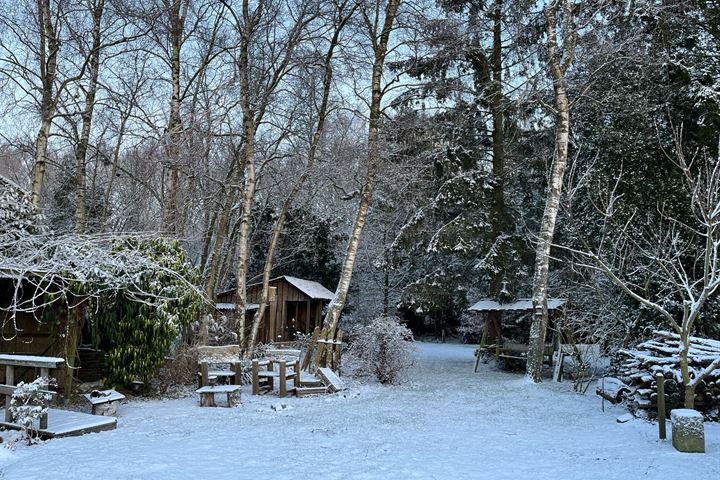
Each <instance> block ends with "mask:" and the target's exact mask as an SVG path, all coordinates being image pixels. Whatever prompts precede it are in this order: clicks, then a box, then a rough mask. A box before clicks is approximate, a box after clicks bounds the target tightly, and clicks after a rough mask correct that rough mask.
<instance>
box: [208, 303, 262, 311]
mask: <svg viewBox="0 0 720 480" xmlns="http://www.w3.org/2000/svg"><path fill="white" fill-rule="evenodd" d="M215 308H216V309H217V310H235V308H236V305H235V304H234V303H216V304H215ZM258 308H260V305H258V304H257V303H248V304H247V305H245V311H246V312H248V311H250V310H257V309H258Z"/></svg>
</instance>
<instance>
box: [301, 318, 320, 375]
mask: <svg viewBox="0 0 720 480" xmlns="http://www.w3.org/2000/svg"><path fill="white" fill-rule="evenodd" d="M319 335H320V327H315V330H313V334H312V337H311V338H310V343H308V347H307V351H306V352H305V358H303V361H302V365H301V366H300V368H301V369H302V370H307V368H308V366H309V365H310V359H311V358H312V353H313V348H314V347H315V345H316V343H317V339H318V336H319Z"/></svg>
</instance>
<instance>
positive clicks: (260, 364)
mask: <svg viewBox="0 0 720 480" xmlns="http://www.w3.org/2000/svg"><path fill="white" fill-rule="evenodd" d="M275 379H277V380H278V390H279V395H280V396H281V397H286V396H287V395H288V393H293V390H294V389H290V388H288V384H289V381H290V380H292V381H293V387H294V388H297V387H299V386H300V350H281V349H269V350H266V351H265V357H264V358H261V359H255V360H253V361H252V394H253V395H260V394H261V393H265V392H271V391H273V390H274V388H275Z"/></svg>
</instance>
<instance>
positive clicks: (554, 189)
mask: <svg viewBox="0 0 720 480" xmlns="http://www.w3.org/2000/svg"><path fill="white" fill-rule="evenodd" d="M561 1H562V2H563V19H564V22H565V25H564V28H563V44H564V45H563V49H564V55H563V52H560V51H559V46H558V32H557V13H558V9H559V5H560V2H561ZM572 16H573V13H572V2H571V1H570V0H556V1H555V2H553V3H552V4H551V5H549V6H548V7H547V8H546V10H545V18H546V20H547V34H548V51H549V52H548V53H549V59H548V68H549V70H550V74H551V76H552V80H553V90H554V92H555V152H554V155H553V162H552V168H551V172H550V179H549V182H548V192H547V199H546V202H545V211H544V213H543V217H542V222H541V224H540V234H539V237H538V242H537V246H536V248H535V274H534V276H533V298H532V301H533V321H532V326H531V327H530V345H529V350H528V358H527V375H528V376H529V377H530V378H532V380H533V381H534V382H541V381H542V367H543V355H544V351H545V337H546V333H547V326H548V305H547V300H548V280H549V269H550V248H551V246H552V242H553V237H554V234H555V222H556V219H557V214H558V209H559V207H560V195H561V194H562V188H563V177H564V176H565V166H566V164H567V158H568V144H569V141H570V102H569V100H568V95H567V89H566V83H565V72H566V71H567V68H568V67H569V66H570V64H571V62H572V59H573V53H574V48H575V40H574V34H575V33H574V32H575V30H574V26H573V23H572ZM563 56H565V59H563Z"/></svg>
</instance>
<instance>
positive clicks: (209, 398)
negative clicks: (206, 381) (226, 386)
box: [200, 392, 217, 407]
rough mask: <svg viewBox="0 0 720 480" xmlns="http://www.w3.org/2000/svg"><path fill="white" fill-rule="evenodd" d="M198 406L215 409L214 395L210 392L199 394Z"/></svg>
mask: <svg viewBox="0 0 720 480" xmlns="http://www.w3.org/2000/svg"><path fill="white" fill-rule="evenodd" d="M200 406H201V407H217V404H216V403H215V394H214V393H212V392H209V393H201V394H200Z"/></svg>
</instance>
